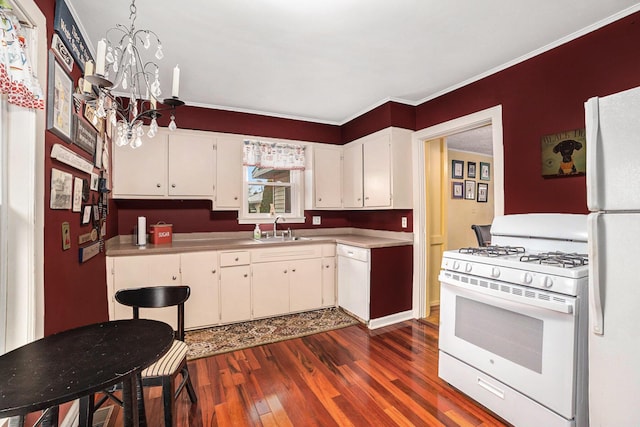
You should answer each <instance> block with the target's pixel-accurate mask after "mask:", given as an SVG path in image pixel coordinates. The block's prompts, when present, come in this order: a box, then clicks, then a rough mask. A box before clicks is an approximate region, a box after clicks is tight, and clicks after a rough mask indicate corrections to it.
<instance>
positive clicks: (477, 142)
mask: <svg viewBox="0 0 640 427" xmlns="http://www.w3.org/2000/svg"><path fill="white" fill-rule="evenodd" d="M447 148H448V149H449V150H458V151H468V152H470V153H478V154H484V155H487V156H493V137H492V134H491V125H489V126H482V127H479V128H475V129H471V130H468V131H465V132H460V133H456V134H454V135H449V136H447Z"/></svg>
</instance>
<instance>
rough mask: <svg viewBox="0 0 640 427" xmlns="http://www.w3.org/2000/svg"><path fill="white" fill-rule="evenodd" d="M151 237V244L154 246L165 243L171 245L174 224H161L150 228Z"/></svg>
mask: <svg viewBox="0 0 640 427" xmlns="http://www.w3.org/2000/svg"><path fill="white" fill-rule="evenodd" d="M149 228H150V231H149V235H150V236H151V243H152V244H154V245H161V244H163V243H171V241H172V240H173V224H165V223H164V222H159V223H157V224H152V225H150V226H149Z"/></svg>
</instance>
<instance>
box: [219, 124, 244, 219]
mask: <svg viewBox="0 0 640 427" xmlns="http://www.w3.org/2000/svg"><path fill="white" fill-rule="evenodd" d="M242 141H243V138H242V136H240V135H224V136H218V137H217V138H216V146H217V164H216V183H217V184H216V202H215V203H216V208H218V209H240V207H241V204H242V148H243V142H242Z"/></svg>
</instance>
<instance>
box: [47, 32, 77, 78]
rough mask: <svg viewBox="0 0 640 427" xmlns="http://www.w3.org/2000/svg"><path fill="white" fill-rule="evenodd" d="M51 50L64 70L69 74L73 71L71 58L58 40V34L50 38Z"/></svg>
mask: <svg viewBox="0 0 640 427" xmlns="http://www.w3.org/2000/svg"><path fill="white" fill-rule="evenodd" d="M51 50H52V51H53V53H55V54H56V57H57V58H58V60H59V61H60V62H62V65H64V66H65V68H66V69H67V70H68V71H69V72H71V71H72V70H73V57H72V56H71V53H69V50H68V49H67V47H66V46H65V45H64V43H62V40H60V36H58V34H56V33H53V37H52V38H51Z"/></svg>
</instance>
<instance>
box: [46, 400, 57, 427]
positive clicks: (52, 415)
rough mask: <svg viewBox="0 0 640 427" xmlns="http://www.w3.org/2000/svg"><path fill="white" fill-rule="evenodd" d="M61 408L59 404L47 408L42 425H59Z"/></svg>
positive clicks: (49, 426)
mask: <svg viewBox="0 0 640 427" xmlns="http://www.w3.org/2000/svg"><path fill="white" fill-rule="evenodd" d="M59 413H60V408H59V407H58V405H56V406H52V407H51V408H49V409H47V410H46V411H45V414H44V418H43V419H42V427H58V415H59Z"/></svg>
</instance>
